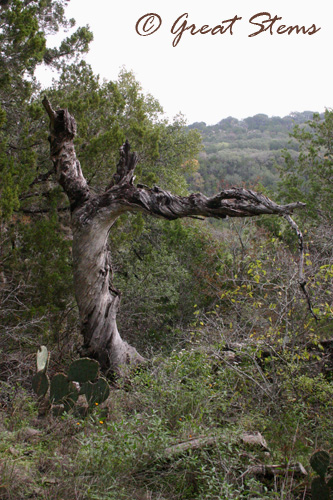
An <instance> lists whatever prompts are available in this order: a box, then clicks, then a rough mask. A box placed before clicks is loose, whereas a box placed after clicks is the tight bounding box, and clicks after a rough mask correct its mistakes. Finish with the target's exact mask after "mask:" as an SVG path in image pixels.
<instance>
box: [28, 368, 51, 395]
mask: <svg viewBox="0 0 333 500" xmlns="http://www.w3.org/2000/svg"><path fill="white" fill-rule="evenodd" d="M49 385H50V381H49V378H48V376H47V375H46V373H44V372H42V371H40V372H37V373H36V374H35V375H34V376H33V377H32V388H33V390H34V392H35V393H36V394H37V396H38V397H39V398H42V397H43V396H45V394H46V393H47V390H48V388H49Z"/></svg>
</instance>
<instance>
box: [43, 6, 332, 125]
mask: <svg viewBox="0 0 333 500" xmlns="http://www.w3.org/2000/svg"><path fill="white" fill-rule="evenodd" d="M185 12H187V13H188V25H190V24H193V23H194V24H195V25H196V27H197V29H199V28H201V26H203V25H208V26H209V27H214V26H216V25H218V24H221V22H222V21H223V20H226V19H230V18H233V17H234V16H235V15H238V16H240V17H242V19H241V20H240V21H237V22H236V24H235V26H234V28H233V32H234V34H233V35H232V36H231V35H230V34H229V33H226V34H224V35H220V34H216V35H215V36H212V35H211V34H206V35H202V34H197V35H194V36H192V35H191V34H190V33H189V31H187V32H185V33H184V34H183V36H182V39H181V40H180V42H179V44H178V45H177V46H176V47H173V46H172V42H173V39H174V37H175V35H173V34H172V33H171V27H172V25H173V23H174V22H175V21H176V19H177V18H178V17H179V16H180V15H181V14H183V13H185ZM260 12H269V13H270V14H271V16H272V17H274V16H275V15H278V16H280V17H282V20H281V21H277V22H276V23H275V25H274V26H275V28H273V31H274V34H273V35H270V34H269V32H265V33H261V34H259V35H257V36H255V37H249V36H248V35H250V34H251V33H253V32H255V31H257V30H258V29H259V27H258V26H255V25H251V24H250V23H249V19H250V18H251V17H252V16H253V15H255V14H258V13H260ZM67 13H68V17H74V18H75V19H76V21H77V26H82V25H86V24H89V26H90V28H91V30H92V31H93V33H94V41H93V42H92V44H91V50H90V52H89V54H88V55H87V57H86V60H87V61H88V62H89V63H90V64H91V65H92V67H93V69H94V71H95V73H97V74H99V75H100V76H101V77H102V78H106V79H108V80H115V79H116V78H117V75H118V73H119V70H120V68H121V66H123V65H124V66H125V67H126V68H127V69H129V70H133V71H134V73H135V75H136V78H137V80H139V81H140V83H141V85H142V87H143V89H144V91H145V92H149V93H151V94H152V95H153V96H154V97H155V98H157V99H158V100H159V102H160V103H161V105H162V106H163V108H164V110H165V112H166V114H167V116H169V117H173V116H174V115H176V114H177V113H178V112H182V113H183V114H184V115H185V116H186V118H187V121H188V123H192V122H195V121H205V122H206V123H207V124H215V123H217V122H218V121H220V120H221V119H222V118H225V117H227V116H230V115H231V116H234V117H236V118H239V119H240V118H245V117H247V116H252V115H254V114H256V113H266V114H268V115H269V116H272V115H279V116H284V115H287V114H289V113H290V112H292V111H305V110H313V111H324V109H325V107H326V108H330V107H332V106H333V102H332V101H333V99H332V88H333V85H332V84H333V65H332V61H331V54H332V49H333V1H332V0H317V1H315V2H314V1H313V0H312V1H310V0H252V1H249V0H229V1H221V0H206V1H205V2H204V1H200V2H199V1H198V0H192V1H189V0H168V1H166V0H163V1H162V0H140V1H138V0H122V1H119V0H116V1H115V0H94V1H93V2H92V1H91V0H71V1H70V3H69V6H68V9H67ZM147 13H156V14H159V16H160V17H161V19H162V25H161V27H160V28H159V30H157V31H156V32H155V33H154V34H152V35H150V36H139V35H138V34H137V33H136V31H135V25H136V23H137V21H138V19H139V18H140V17H141V16H143V15H144V14H147ZM262 19H267V18H266V17H265V18H262ZM256 22H260V21H259V20H258V21H256ZM281 24H284V25H286V26H287V27H288V26H291V25H295V24H298V25H300V26H303V25H304V26H305V27H306V28H310V26H311V25H312V24H315V25H316V27H317V28H318V27H321V30H320V31H318V33H316V34H314V35H312V36H309V35H303V34H298V35H297V34H296V33H293V34H291V35H287V34H284V35H279V34H277V33H276V28H277V27H278V26H279V25H281ZM266 26H267V25H266ZM44 71H49V70H44ZM39 75H41V73H40V72H39ZM51 76H54V75H53V74H51ZM42 78H43V81H47V75H43V77H42Z"/></svg>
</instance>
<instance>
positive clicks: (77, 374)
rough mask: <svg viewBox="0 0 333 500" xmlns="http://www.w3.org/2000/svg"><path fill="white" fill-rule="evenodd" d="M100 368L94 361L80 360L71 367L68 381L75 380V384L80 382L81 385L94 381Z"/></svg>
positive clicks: (88, 359)
mask: <svg viewBox="0 0 333 500" xmlns="http://www.w3.org/2000/svg"><path fill="white" fill-rule="evenodd" d="M98 368H99V363H98V361H95V360H94V359H90V358H81V359H78V360H77V361H74V362H73V363H72V364H71V366H70V367H69V371H68V380H74V381H75V382H80V384H83V383H84V382H89V381H92V380H94V379H95V378H96V376H97V373H98Z"/></svg>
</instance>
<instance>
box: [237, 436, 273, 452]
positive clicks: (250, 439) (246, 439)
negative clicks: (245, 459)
mask: <svg viewBox="0 0 333 500" xmlns="http://www.w3.org/2000/svg"><path fill="white" fill-rule="evenodd" d="M241 439H242V441H243V443H245V444H249V445H252V446H259V447H260V448H263V449H264V450H266V451H269V448H268V446H267V443H266V440H265V438H264V437H263V435H262V434H260V432H243V434H242V436H241Z"/></svg>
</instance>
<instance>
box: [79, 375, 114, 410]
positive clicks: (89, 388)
mask: <svg viewBox="0 0 333 500" xmlns="http://www.w3.org/2000/svg"><path fill="white" fill-rule="evenodd" d="M81 394H85V396H86V398H87V401H88V404H89V406H93V405H94V404H95V403H98V404H101V403H103V402H104V401H105V400H106V399H107V398H108V396H109V394H110V387H109V384H108V382H107V381H106V380H105V379H104V378H99V379H98V380H97V382H95V383H94V384H93V383H91V382H86V383H85V384H83V385H82V387H81Z"/></svg>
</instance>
